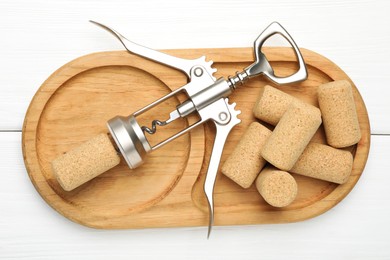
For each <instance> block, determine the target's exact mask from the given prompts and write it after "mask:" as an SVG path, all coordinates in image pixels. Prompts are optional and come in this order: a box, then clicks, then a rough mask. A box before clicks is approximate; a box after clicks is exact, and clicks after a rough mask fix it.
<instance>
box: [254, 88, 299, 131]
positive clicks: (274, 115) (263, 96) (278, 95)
mask: <svg viewBox="0 0 390 260" xmlns="http://www.w3.org/2000/svg"><path fill="white" fill-rule="evenodd" d="M293 102H302V101H300V100H298V99H296V98H295V97H293V96H291V95H289V94H287V93H285V92H283V91H280V90H279V89H276V88H274V87H271V86H269V85H266V86H265V87H264V88H263V89H262V90H261V92H260V95H259V97H258V98H257V101H256V103H255V106H254V107H253V114H254V116H255V117H256V118H258V119H260V120H262V121H264V122H267V123H269V124H271V125H274V126H275V125H276V124H277V123H278V122H279V120H280V118H282V116H283V114H284V113H285V112H286V111H287V109H288V108H289V106H290V105H291V103H293Z"/></svg>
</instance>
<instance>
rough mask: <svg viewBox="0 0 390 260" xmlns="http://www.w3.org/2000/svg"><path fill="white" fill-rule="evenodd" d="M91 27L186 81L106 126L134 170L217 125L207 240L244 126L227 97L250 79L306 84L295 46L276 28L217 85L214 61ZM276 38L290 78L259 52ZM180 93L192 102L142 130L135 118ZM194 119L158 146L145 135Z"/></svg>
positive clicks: (208, 182)
mask: <svg viewBox="0 0 390 260" xmlns="http://www.w3.org/2000/svg"><path fill="white" fill-rule="evenodd" d="M91 22H92V23H94V24H96V25H99V26H101V27H102V28H104V29H106V30H108V31H109V32H111V33H112V34H113V35H114V36H115V37H117V38H118V39H119V40H120V41H121V43H122V44H123V46H124V47H125V48H126V49H127V50H128V51H129V52H130V53H133V54H136V55H138V56H142V57H144V58H147V59H150V60H153V61H155V62H158V63H161V64H164V65H166V66H169V67H172V68H174V69H177V70H179V71H182V72H183V73H184V74H185V75H186V76H187V79H188V83H187V84H186V85H184V86H182V87H180V88H178V89H176V90H174V91H172V92H171V93H169V94H167V95H165V96H163V97H161V98H160V99H158V100H156V101H154V102H152V103H151V104H149V105H147V106H145V107H143V108H142V109H140V110H138V111H136V112H134V113H133V114H132V115H129V116H127V117H123V116H116V117H114V118H112V119H110V120H109V121H108V123H107V126H108V129H109V131H110V133H111V135H112V137H113V139H114V140H115V142H116V144H117V146H118V148H119V150H120V152H121V153H122V155H123V157H124V158H125V160H126V162H127V164H128V165H129V167H130V168H131V169H133V168H136V167H138V166H139V165H141V164H142V163H143V162H144V160H145V157H146V155H147V154H148V153H149V152H152V151H154V150H156V149H158V148H160V147H162V146H163V145H165V144H167V143H169V142H171V141H173V140H174V139H176V138H178V137H180V136H182V135H183V134H185V133H187V132H189V131H191V130H192V129H194V128H195V127H197V126H199V125H202V124H203V123H205V122H208V121H210V122H212V123H214V125H215V127H216V135H215V139H214V144H213V149H212V153H211V157H210V163H209V165H208V169H207V173H206V179H205V183H204V193H205V196H206V198H207V201H208V206H209V229H208V236H209V235H210V231H211V228H212V226H213V222H214V202H213V191H214V185H215V180H216V176H217V173H218V167H219V164H220V160H221V156H222V152H223V147H224V145H225V142H226V139H227V137H228V135H229V133H230V132H231V130H232V129H233V127H234V126H236V125H237V124H239V123H240V122H241V120H240V119H239V118H238V115H239V114H240V113H241V112H240V111H239V110H236V109H235V106H236V104H235V103H233V104H229V98H228V96H229V95H230V94H231V93H232V92H233V91H234V90H236V88H237V87H239V86H242V85H244V84H245V82H246V81H247V80H248V79H250V78H252V77H255V76H258V75H264V76H266V77H267V78H268V79H270V80H271V81H273V82H274V83H276V84H287V83H293V82H298V81H302V80H305V79H306V78H307V70H306V66H305V63H304V60H303V57H302V55H301V53H300V51H299V49H298V47H297V45H296V44H295V42H294V40H293V39H292V38H291V36H290V35H289V34H288V33H287V31H286V30H285V29H284V28H283V27H282V26H281V25H280V24H279V23H277V22H274V23H272V24H271V25H269V26H268V27H267V28H266V29H265V30H264V31H263V32H262V33H261V34H260V35H259V36H258V38H257V39H256V40H255V42H254V56H255V62H254V63H252V64H251V65H249V66H248V67H246V68H245V69H243V71H241V72H237V73H236V75H235V76H230V77H228V79H227V80H226V79H224V78H219V79H217V80H216V79H215V78H214V77H213V73H214V72H215V71H216V69H214V68H212V67H211V66H212V61H209V62H206V60H205V57H200V58H198V59H194V60H188V59H182V58H178V57H174V56H170V55H168V54H165V53H162V52H158V51H155V50H152V49H149V48H146V47H143V46H141V45H138V44H136V43H134V42H131V41H129V40H128V39H126V38H125V37H124V36H122V35H121V34H120V33H118V32H116V31H115V30H113V29H111V28H109V27H107V26H105V25H103V24H100V23H97V22H94V21H91ZM275 34H280V35H282V36H283V37H284V38H285V39H286V40H287V41H288V42H289V43H290V44H291V46H292V47H293V49H294V52H295V55H296V58H297V62H298V65H299V69H298V71H297V72H296V73H294V74H293V75H291V76H288V77H282V78H281V77H277V76H276V75H275V74H274V71H273V69H272V66H271V65H270V63H269V62H268V60H267V58H266V57H265V55H264V54H263V53H262V52H261V48H262V46H263V44H264V42H265V41H266V40H267V39H268V38H269V37H271V36H273V35H275ZM179 93H185V94H186V95H187V97H188V98H187V100H185V101H184V102H183V103H181V104H179V105H178V106H177V107H176V109H174V110H173V111H172V112H171V113H170V114H169V118H168V119H167V120H157V119H156V120H153V121H152V124H151V127H148V126H140V125H139V124H138V122H137V119H136V118H137V116H139V115H141V114H142V113H144V112H146V111H148V110H149V109H151V108H153V107H155V106H157V105H158V104H160V103H162V102H164V101H166V100H167V99H169V98H171V97H173V96H176V95H177V94H179ZM193 113H196V114H197V115H198V116H199V118H200V119H199V120H198V121H197V122H195V123H193V124H192V125H190V126H188V127H187V128H185V129H183V130H181V131H179V132H178V133H176V134H174V135H173V136H171V137H169V138H167V139H166V140H163V141H161V142H160V143H158V144H156V145H154V146H151V145H150V144H149V142H148V139H147V137H146V135H145V133H147V134H155V133H156V131H159V130H158V127H163V126H166V125H168V124H169V123H171V122H173V121H174V120H177V119H179V118H186V117H187V116H188V115H190V114H193Z"/></svg>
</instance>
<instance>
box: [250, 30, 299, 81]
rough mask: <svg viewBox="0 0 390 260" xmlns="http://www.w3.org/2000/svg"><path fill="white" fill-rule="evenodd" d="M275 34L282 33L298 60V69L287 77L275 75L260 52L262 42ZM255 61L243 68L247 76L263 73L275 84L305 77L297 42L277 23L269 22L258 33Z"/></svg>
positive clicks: (255, 45) (255, 44)
mask: <svg viewBox="0 0 390 260" xmlns="http://www.w3.org/2000/svg"><path fill="white" fill-rule="evenodd" d="M275 34H280V35H282V36H283V37H284V38H285V39H286V40H287V41H288V42H289V43H290V44H291V46H292V47H293V49H294V53H295V56H296V58H297V60H298V64H299V69H298V71H297V72H295V73H294V74H293V75H291V76H288V77H277V76H275V73H274V70H273V69H272V67H271V65H270V64H269V62H268V60H267V58H266V57H265V55H264V54H263V53H262V52H261V47H262V46H263V44H264V42H265V41H266V40H267V39H268V38H270V37H271V36H273V35H275ZM254 52H255V59H256V60H255V62H254V63H253V64H251V65H249V66H248V67H246V68H245V69H244V71H245V72H246V74H247V75H248V76H249V78H251V77H254V76H258V75H262V74H264V75H265V76H267V77H268V78H269V79H270V80H272V81H273V82H275V83H276V84H288V83H294V82H298V81H302V80H305V79H307V70H306V66H305V62H304V60H303V57H302V54H301V52H300V51H299V48H298V46H297V44H296V43H295V42H294V40H293V38H292V37H291V36H290V34H289V33H288V32H287V31H286V30H285V29H284V28H283V27H282V26H281V25H280V24H279V23H278V22H273V23H271V24H270V25H269V26H268V27H267V28H266V29H265V30H264V31H263V32H262V33H261V34H260V35H259V37H257V39H256V40H255V43H254Z"/></svg>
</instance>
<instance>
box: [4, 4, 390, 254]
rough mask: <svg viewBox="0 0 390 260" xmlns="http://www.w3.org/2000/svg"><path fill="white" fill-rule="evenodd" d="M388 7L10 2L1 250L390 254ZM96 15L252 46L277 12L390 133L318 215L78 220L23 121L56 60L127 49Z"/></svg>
mask: <svg viewBox="0 0 390 260" xmlns="http://www.w3.org/2000/svg"><path fill="white" fill-rule="evenodd" d="M389 11H390V2H389V1H385V0H378V1H368V0H340V1H337V0H327V1H325V0H321V1H307V0H296V1H287V0H275V1H258V0H245V1H229V0H218V1H210V0H197V1H179V0H175V1H158V0H152V1H127V0H111V1H93V0H87V1H76V0H71V1H65V0H57V1H48V0H37V1H27V0H14V1H11V0H3V1H0V37H1V38H0V59H1V62H0V143H1V146H0V173H1V177H2V179H1V182H0V183H1V184H2V188H1V189H0V209H1V213H0V259H11V258H17V259H70V258H72V259H73V258H74V259H107V258H112V259H139V258H142V259H149V258H150V259H155V258H159V259H166V258H169V259H203V258H205V259H207V258H208V259H286V258H289V259H313V258H315V259H330V258H332V259H333V258H334V259H390V225H389V223H388V222H389V219H390V203H389V201H390V193H389V192H388V183H389V182H390V175H389V174H387V172H388V169H389V168H390V161H389V160H388V158H389V154H390V136H389V134H390V117H389V114H390V105H389V103H388V102H387V99H388V97H389V96H390V90H389V89H390V88H389V87H388V86H387V84H388V82H390V74H389V73H387V70H388V68H390V62H389V60H390V51H389V45H390V29H389V27H388V24H390V16H389V15H388V13H389ZM89 19H95V20H97V21H101V22H104V23H107V24H109V25H111V26H113V27H114V28H116V29H117V30H119V31H120V32H122V33H123V34H124V35H126V36H128V37H129V38H131V39H132V40H134V41H136V42H139V43H141V44H144V45H147V46H149V47H152V48H156V49H169V48H197V47H243V46H251V45H252V42H253V40H254V39H255V37H256V36H257V35H258V34H259V33H260V32H261V30H262V29H264V28H265V26H267V25H268V24H269V23H270V22H271V21H274V20H277V21H279V22H281V23H282V24H283V25H284V26H285V27H286V28H287V29H288V31H289V32H290V33H291V34H292V36H293V37H294V39H295V40H296V41H297V43H298V45H300V46H301V47H305V48H308V49H311V50H313V51H316V52H318V53H320V54H322V55H324V56H326V57H328V58H329V59H331V60H333V61H334V62H335V63H336V64H338V65H339V66H340V67H341V68H342V69H343V70H345V71H346V72H347V74H348V75H349V76H350V77H351V78H352V80H353V81H354V82H355V84H356V85H357V86H358V88H359V90H360V92H361V94H362V96H363V98H364V100H365V102H366V105H367V108H368V110H369V116H370V120H371V127H372V132H373V133H374V134H381V135H376V136H373V137H372V145H371V152H370V158H369V161H368V164H367V166H366V170H365V172H364V174H363V176H362V178H361V179H360V180H359V182H358V184H357V185H356V187H355V189H354V190H353V191H352V192H351V193H350V194H349V195H348V196H347V197H346V198H345V199H344V200H343V201H342V202H341V203H340V204H339V205H338V206H336V207H335V208H334V209H332V210H330V211H329V212H327V213H326V214H324V215H321V216H319V217H317V218H314V219H311V220H308V221H304V222H301V223H295V224H286V225H257V226H237V227H216V228H215V230H214V232H213V234H212V237H211V239H210V240H206V238H205V236H206V229H205V228H180V229H177V228H173V229H146V230H122V231H106V230H94V229H89V228H86V227H83V226H80V225H78V224H75V223H73V222H70V221H69V220H67V219H65V218H64V217H62V216H61V215H59V214H58V213H57V212H55V211H54V210H53V209H51V208H50V207H49V206H48V205H47V204H46V203H45V202H44V201H43V200H42V199H41V197H40V196H39V195H38V194H37V192H36V191H35V189H34V187H33V186H32V184H31V182H30V180H29V178H28V176H27V173H26V170H25V168H24V165H23V158H22V153H21V134H20V133H19V132H14V131H20V129H21V127H22V123H23V118H24V114H25V111H26V109H27V107H28V104H29V102H30V100H31V98H32V96H33V95H34V93H35V91H36V90H37V89H38V87H39V86H40V84H41V83H42V82H43V81H44V80H45V79H46V78H47V77H48V76H49V75H50V74H51V73H52V72H54V71H55V70H56V69H57V68H59V67H60V66H61V65H63V64H64V63H66V62H68V61H70V60H72V59H74V58H76V57H79V56H81V55H84V54H88V53H91V52H97V51H107V50H120V49H122V48H121V46H120V44H119V43H118V42H117V41H116V40H115V39H114V38H113V37H111V36H110V35H109V34H107V33H106V32H103V31H101V30H100V29H98V28H96V27H94V26H93V25H91V24H89V23H88V22H87V21H88V20H89ZM271 44H280V42H279V41H278V40H274V41H272V42H271ZM7 131H10V132H7Z"/></svg>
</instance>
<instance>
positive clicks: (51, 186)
mask: <svg viewBox="0 0 390 260" xmlns="http://www.w3.org/2000/svg"><path fill="white" fill-rule="evenodd" d="M166 52H167V53H169V54H172V55H175V56H178V57H183V58H197V57H199V56H202V55H206V56H207V58H208V59H211V60H213V61H214V67H215V68H217V69H218V72H217V73H216V74H215V76H216V77H217V78H218V77H221V76H223V77H227V76H229V75H233V74H234V73H235V72H236V71H240V70H241V69H242V68H244V67H246V66H247V65H248V64H249V63H251V62H252V59H253V58H252V49H250V48H238V49H197V50H169V51H166ZM264 52H265V53H266V56H267V57H268V59H269V60H270V62H271V64H272V66H273V67H274V68H275V70H276V73H277V74H279V75H286V74H291V73H292V72H293V71H295V70H296V63H295V61H294V55H293V53H292V52H291V50H290V49H289V48H265V49H264ZM302 54H303V56H304V58H305V62H306V64H307V65H308V72H309V78H308V79H307V80H306V81H304V82H302V83H300V84H294V85H285V86H275V87H277V88H279V89H281V90H283V91H285V92H287V93H289V94H291V95H294V96H296V97H298V98H300V99H302V100H304V101H306V102H308V103H311V104H313V105H316V106H318V103H317V97H316V89H317V87H318V86H319V85H320V84H322V83H325V82H329V81H332V80H339V79H347V80H349V81H351V80H350V79H349V77H348V76H347V75H346V74H345V73H344V72H343V71H342V70H341V69H340V68H338V67H337V66H336V65H335V64H334V63H332V62H331V61H329V60H328V59H326V58H324V57H323V56H321V55H319V54H316V53H314V52H311V51H309V50H305V49H303V50H302ZM351 82H352V81H351ZM185 83H186V78H185V76H184V75H183V74H181V73H180V72H177V71H175V70H172V69H169V68H167V67H165V66H162V65H160V64H156V63H153V62H151V61H148V60H145V59H142V58H139V57H136V56H134V55H130V54H128V53H127V52H125V51H118V52H103V53H94V54H90V55H87V56H84V57H81V58H78V59H76V60H74V61H71V62H70V63H68V64H66V65H64V66H63V67H61V68H60V69H58V70H57V71H56V72H55V73H53V75H51V76H50V77H49V78H48V79H47V80H46V81H45V82H44V83H43V85H42V86H41V88H40V89H39V90H38V91H37V93H36V94H35V96H34V98H33V100H32V101H31V104H30V107H29V109H28V111H27V114H26V118H25V122H24V126H23V138H22V147H23V155H24V161H25V165H26V168H27V171H28V174H29V176H30V178H31V181H32V183H33V184H34V186H35V188H36V189H37V191H38V192H39V193H40V194H41V196H42V197H43V198H44V199H45V201H46V202H47V203H48V204H49V205H51V206H52V207H53V208H54V209H55V210H57V211H58V212H60V213H61V214H62V215H64V216H65V217H67V218H69V219H71V220H73V221H75V222H78V223H80V224H83V225H86V226H90V227H95V228H145V227H179V226H206V225H207V224H208V212H207V208H206V206H205V205H206V204H205V200H204V196H203V191H202V181H203V180H204V173H205V171H206V169H207V164H208V159H209V155H210V152H211V146H212V140H213V136H214V133H213V129H212V128H211V127H209V125H205V127H204V128H202V127H199V128H198V129H195V130H193V131H192V132H191V133H190V134H188V135H185V136H183V137H181V138H179V139H178V140H176V141H174V142H172V143H170V144H168V145H167V146H165V147H163V148H161V149H159V150H157V151H156V152H153V153H152V154H150V157H149V158H148V159H147V162H146V163H145V164H144V165H143V166H141V167H140V168H138V169H135V170H130V169H128V168H127V166H126V164H125V162H124V161H122V162H121V164H120V165H119V166H117V167H115V168H113V169H112V170H110V171H108V172H107V173H104V174H102V175H101V176H99V177H97V178H96V179H94V180H92V181H90V182H89V183H87V184H84V185H83V186H81V187H79V188H77V189H76V190H74V191H72V192H65V191H63V190H62V189H61V188H60V186H59V185H58V183H57V182H56V180H55V178H54V177H53V174H52V171H51V168H50V162H51V161H52V160H53V159H54V158H56V157H57V156H58V155H60V154H62V153H64V152H66V151H68V150H70V149H72V148H73V147H76V146H78V145H80V144H81V143H82V142H84V141H86V140H88V139H89V138H91V137H92V136H94V135H96V134H97V133H100V132H106V131H107V130H106V126H105V123H106V121H107V120H108V119H110V118H112V117H113V116H115V115H129V114H131V113H132V112H134V111H136V110H137V109H139V108H141V107H143V106H145V105H147V104H149V103H150V102H152V101H153V100H155V99H157V98H159V97H161V96H163V95H165V94H167V93H169V91H171V90H172V89H176V88H178V87H180V86H182V85H184V84H185ZM266 84H271V83H270V82H268V81H266V80H265V79H264V78H262V77H257V78H254V79H251V80H250V81H249V82H248V83H247V84H246V85H245V86H243V87H241V88H239V89H238V90H237V91H236V92H235V93H233V94H232V95H231V97H230V100H231V102H237V108H238V109H240V110H241V111H242V114H241V115H240V118H241V119H242V123H241V124H240V125H238V126H237V127H236V128H234V129H233V131H232V133H231V134H230V136H229V138H228V141H227V144H226V146H225V150H224V154H223V157H222V163H223V162H224V160H225V159H226V158H227V156H228V155H229V154H230V153H231V151H232V149H233V148H234V146H235V145H236V144H237V142H238V141H239V139H240V136H241V135H242V134H243V132H244V131H245V129H246V127H247V126H248V125H249V124H250V123H251V122H252V121H254V120H256V119H255V118H254V117H253V116H252V113H251V110H252V107H253V105H254V102H255V100H256V98H257V96H258V93H259V91H260V89H261V88H262V87H264V86H265V85H266ZM271 85H272V84H271ZM353 89H354V98H355V102H356V107H357V111H358V116H359V123H360V127H361V131H362V139H361V140H360V142H359V143H358V144H357V145H355V146H353V147H349V148H347V149H349V150H350V151H351V152H352V153H353V155H354V165H353V172H352V175H351V177H350V178H349V180H348V182H347V183H345V184H343V185H336V184H332V183H328V182H325V181H320V180H316V179H312V178H308V177H304V176H299V175H293V176H294V178H295V179H296V180H297V182H298V186H299V192H298V197H297V199H296V200H295V201H294V202H293V203H292V204H291V205H290V206H288V207H286V208H282V209H276V208H273V207H271V206H269V205H267V204H266V203H265V202H264V200H263V199H262V198H261V197H260V195H259V194H258V192H257V191H256V188H255V187H254V185H252V187H250V188H249V189H246V190H244V189H242V188H240V187H239V186H238V185H236V184H235V183H233V182H232V181H230V180H229V179H228V178H227V177H225V176H223V175H222V174H219V175H218V178H217V182H216V187H215V192H214V198H215V225H240V224H260V223H287V222H295V221H300V220H304V219H308V218H311V217H314V216H317V215H319V214H321V213H324V212H325V211H327V210H328V209H330V208H332V207H333V206H334V205H336V204H337V203H338V202H339V201H341V200H342V199H343V198H344V197H345V196H346V195H347V194H348V193H349V192H350V191H351V189H352V188H353V187H354V185H355V184H356V182H357V181H358V179H359V177H360V175H361V174H362V172H363V169H364V166H365V163H366V161H367V156H368V151H369V147H370V126H369V120H368V115H367V111H366V108H365V105H364V102H363V100H362V98H361V96H360V94H359V92H358V90H357V89H356V87H355V86H353ZM183 100H184V97H178V98H176V99H171V100H169V101H168V102H167V103H165V104H163V105H161V106H159V108H158V109H154V110H153V111H151V112H150V113H148V114H146V115H143V117H142V118H140V119H139V120H141V122H142V124H147V125H150V122H151V120H153V119H165V118H167V114H168V113H169V111H170V110H172V109H173V108H174V107H175V106H176V105H177V104H178V103H179V102H181V101H183ZM188 120H189V121H188V122H187V120H182V121H178V122H175V123H174V124H172V125H170V126H169V127H168V126H166V127H161V128H159V131H158V135H154V136H150V140H151V142H152V143H154V142H157V141H159V140H162V139H164V138H167V137H168V136H170V135H172V134H173V133H174V132H177V131H178V130H179V129H182V128H183V127H186V126H187V125H188V124H191V123H192V122H193V121H194V120H195V119H194V118H190V119H188ZM313 141H316V142H325V138H324V132H323V129H322V127H321V128H320V129H319V131H318V132H317V133H316V135H315V136H314V138H313Z"/></svg>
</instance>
